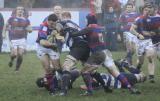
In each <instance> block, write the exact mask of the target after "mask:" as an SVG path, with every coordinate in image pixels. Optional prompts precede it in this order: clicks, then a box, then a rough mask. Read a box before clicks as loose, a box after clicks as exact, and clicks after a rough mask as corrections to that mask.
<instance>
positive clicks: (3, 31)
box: [2, 23, 9, 39]
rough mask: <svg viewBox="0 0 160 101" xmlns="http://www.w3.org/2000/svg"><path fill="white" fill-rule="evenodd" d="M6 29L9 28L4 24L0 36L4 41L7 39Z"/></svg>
mask: <svg viewBox="0 0 160 101" xmlns="http://www.w3.org/2000/svg"><path fill="white" fill-rule="evenodd" d="M8 28H9V24H8V23H6V24H4V26H3V30H2V36H3V38H4V39H5V38H7V34H6V32H7V31H8V30H7V29H8Z"/></svg>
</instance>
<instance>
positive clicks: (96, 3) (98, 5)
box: [91, 0, 102, 25]
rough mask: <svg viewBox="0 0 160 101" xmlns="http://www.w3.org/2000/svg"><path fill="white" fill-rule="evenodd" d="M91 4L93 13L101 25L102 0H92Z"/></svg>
mask: <svg viewBox="0 0 160 101" xmlns="http://www.w3.org/2000/svg"><path fill="white" fill-rule="evenodd" d="M92 1H93V2H91V5H93V13H95V15H96V17H97V20H98V24H99V25H102V0H92Z"/></svg>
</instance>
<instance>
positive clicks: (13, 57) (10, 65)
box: [8, 55, 16, 67]
mask: <svg viewBox="0 0 160 101" xmlns="http://www.w3.org/2000/svg"><path fill="white" fill-rule="evenodd" d="M15 58H16V56H15V55H14V56H10V59H11V60H10V61H9V63H8V65H9V67H12V65H13V61H14V59H15Z"/></svg>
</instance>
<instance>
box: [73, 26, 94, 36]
mask: <svg viewBox="0 0 160 101" xmlns="http://www.w3.org/2000/svg"><path fill="white" fill-rule="evenodd" d="M90 32H91V28H85V29H82V30H81V31H79V32H75V33H73V34H72V35H71V36H72V37H77V36H82V35H87V34H88V33H90Z"/></svg>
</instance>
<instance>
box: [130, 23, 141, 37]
mask: <svg viewBox="0 0 160 101" xmlns="http://www.w3.org/2000/svg"><path fill="white" fill-rule="evenodd" d="M136 29H137V25H136V24H132V25H131V28H130V32H131V33H132V34H134V35H135V36H137V37H138V38H139V39H144V36H143V35H141V34H139V33H138V32H137V31H136Z"/></svg>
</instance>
